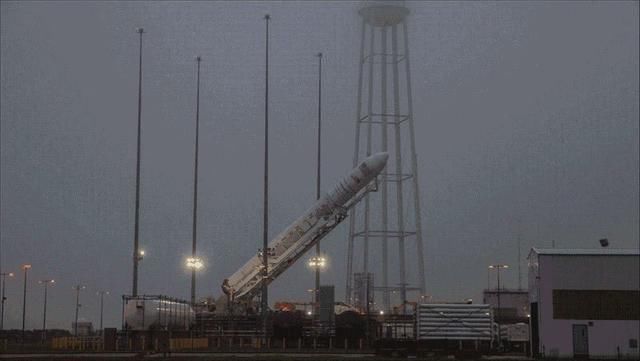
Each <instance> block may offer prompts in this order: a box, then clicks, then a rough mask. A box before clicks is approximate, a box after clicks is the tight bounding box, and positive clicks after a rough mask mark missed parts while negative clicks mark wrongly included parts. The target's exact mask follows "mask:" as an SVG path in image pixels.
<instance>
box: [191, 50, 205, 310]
mask: <svg viewBox="0 0 640 361" xmlns="http://www.w3.org/2000/svg"><path fill="white" fill-rule="evenodd" d="M200 61H202V58H201V57H200V56H197V57H196V63H197V67H198V70H197V81H196V83H197V85H196V149H195V162H194V169H193V231H192V232H191V235H192V236H193V239H192V243H191V257H192V258H194V259H195V258H196V239H197V237H196V235H197V228H198V227H197V224H198V148H199V147H198V140H199V133H200ZM195 303H196V267H193V268H192V269H191V304H192V305H193V304H195Z"/></svg>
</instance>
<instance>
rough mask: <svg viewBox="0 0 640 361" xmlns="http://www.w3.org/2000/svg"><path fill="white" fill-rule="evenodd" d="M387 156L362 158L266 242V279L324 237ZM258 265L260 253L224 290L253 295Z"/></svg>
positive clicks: (259, 274)
mask: <svg viewBox="0 0 640 361" xmlns="http://www.w3.org/2000/svg"><path fill="white" fill-rule="evenodd" d="M387 159H388V154H387V153H376V154H374V155H371V156H369V157H367V158H366V159H364V160H363V161H362V162H361V163H360V164H359V165H358V166H357V167H356V168H354V169H352V170H351V171H350V172H349V174H348V175H347V176H346V177H344V178H342V180H341V181H340V182H339V183H338V184H337V185H336V186H335V187H334V188H333V189H332V190H331V191H330V192H328V193H326V194H325V195H323V196H322V197H321V198H320V199H319V200H318V201H316V203H315V204H314V205H313V206H312V207H311V208H309V209H308V210H307V211H306V212H305V213H304V214H303V215H302V216H301V217H300V218H298V219H297V220H296V221H295V222H293V223H292V224H291V225H289V226H288V227H287V228H286V229H285V230H284V231H282V232H281V233H280V234H278V236H276V237H275V238H274V239H273V240H272V241H271V242H269V257H268V264H269V267H268V269H267V271H268V282H271V281H272V280H273V279H275V277H277V276H278V275H279V274H280V273H282V272H284V270H286V268H288V267H289V266H291V265H292V264H293V262H295V261H296V260H297V259H298V258H299V257H300V256H302V254H304V252H306V250H308V249H309V248H311V247H312V246H313V245H315V243H316V242H317V241H319V240H320V238H322V236H324V233H322V232H321V230H322V228H323V227H326V225H327V224H328V223H330V222H332V221H333V220H332V218H333V217H332V215H334V214H336V212H339V211H340V210H341V209H342V208H343V207H344V206H345V205H346V204H347V203H348V202H349V201H350V200H351V199H353V198H354V197H355V196H356V195H357V194H358V193H359V192H360V191H361V190H362V189H364V188H365V187H366V186H367V185H368V184H369V183H370V182H371V181H372V180H373V179H374V178H375V177H376V176H377V175H378V174H380V172H381V171H382V170H383V169H384V167H385V166H386V164H387ZM334 226H335V225H334ZM331 229H332V228H331ZM262 267H263V264H262V257H261V255H259V254H258V255H256V256H254V257H252V258H251V259H250V260H249V261H248V262H247V263H246V264H245V265H244V266H243V267H242V268H240V269H239V270H238V271H236V273H234V274H233V275H232V276H231V277H229V278H228V279H226V280H225V282H224V285H223V291H224V293H226V294H227V295H230V296H231V297H232V298H235V299H236V300H237V299H238V298H241V297H243V296H250V295H253V294H254V293H255V292H256V288H257V287H258V286H259V285H260V280H261V279H262Z"/></svg>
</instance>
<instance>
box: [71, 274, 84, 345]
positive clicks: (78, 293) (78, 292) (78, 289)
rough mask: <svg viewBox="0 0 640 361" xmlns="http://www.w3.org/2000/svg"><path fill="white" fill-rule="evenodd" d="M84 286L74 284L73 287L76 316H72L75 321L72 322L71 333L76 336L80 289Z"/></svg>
mask: <svg viewBox="0 0 640 361" xmlns="http://www.w3.org/2000/svg"><path fill="white" fill-rule="evenodd" d="M84 288H85V286H82V285H76V286H75V287H73V289H74V290H76V316H75V318H74V320H75V322H74V323H73V335H74V336H78V311H79V310H80V290H82V289H84Z"/></svg>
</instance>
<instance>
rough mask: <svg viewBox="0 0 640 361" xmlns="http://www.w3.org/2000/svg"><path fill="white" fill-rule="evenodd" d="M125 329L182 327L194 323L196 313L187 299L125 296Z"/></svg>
mask: <svg viewBox="0 0 640 361" xmlns="http://www.w3.org/2000/svg"><path fill="white" fill-rule="evenodd" d="M123 318H124V325H123V328H124V329H128V330H151V329H173V330H176V329H182V330H186V329H188V328H189V325H191V323H193V321H194V318H195V313H194V311H193V308H192V307H191V305H189V303H188V302H187V301H183V300H177V299H174V298H171V297H165V296H138V297H127V296H125V298H124V315H123Z"/></svg>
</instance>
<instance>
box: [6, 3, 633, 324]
mask: <svg viewBox="0 0 640 361" xmlns="http://www.w3.org/2000/svg"><path fill="white" fill-rule="evenodd" d="M0 4H1V5H0V6H1V10H2V15H1V20H2V21H1V83H2V86H1V90H2V94H1V97H0V100H1V104H0V105H1V107H0V109H1V110H0V116H1V138H0V139H1V141H2V143H1V147H0V149H1V152H2V153H1V158H0V160H1V162H2V164H1V171H2V173H1V176H0V181H1V188H0V191H1V193H0V195H1V200H2V207H1V211H2V213H1V215H0V226H1V235H0V236H1V240H2V254H1V255H0V258H1V259H2V271H3V272H8V271H13V272H18V271H19V267H20V265H21V264H22V263H31V264H32V265H33V268H32V269H31V271H30V272H29V283H28V302H27V307H28V309H27V315H28V317H27V328H33V327H40V323H41V317H42V288H41V286H39V285H38V284H37V280H39V279H44V278H54V279H56V282H57V283H56V285H55V286H54V287H53V289H51V291H50V293H49V307H50V308H49V312H48V314H49V315H48V319H49V321H48V324H49V325H50V326H51V327H58V328H70V327H71V321H72V318H73V310H74V302H75V296H74V293H73V291H72V289H71V288H72V286H73V285H74V284H78V283H80V284H85V285H87V290H86V291H83V293H82V295H81V303H82V304H83V307H82V309H81V311H80V315H81V317H83V318H87V319H89V320H93V321H94V322H95V323H97V321H98V316H99V314H98V312H99V308H98V296H96V291H98V290H100V289H104V290H108V291H111V295H110V296H108V297H107V299H106V310H105V317H106V318H105V326H106V327H110V326H112V327H116V326H117V327H120V310H121V295H122V294H124V293H129V292H130V290H131V267H132V265H131V263H132V262H131V253H132V247H133V246H132V244H133V221H134V197H135V188H134V185H135V159H136V153H135V147H136V116H137V110H136V107H137V71H138V35H137V34H136V33H135V28H136V27H139V26H142V27H144V28H145V31H146V34H145V35H144V74H143V109H142V122H143V125H142V127H143V133H142V175H141V182H142V193H141V221H140V232H141V233H140V234H141V236H140V239H141V244H142V246H143V247H144V249H145V250H146V252H147V256H146V257H145V259H144V260H143V261H142V262H141V265H140V286H139V288H140V293H146V294H167V295H170V296H175V297H181V298H188V297H189V287H190V283H189V279H190V277H189V274H188V272H187V271H185V269H184V266H183V264H184V259H185V257H186V256H187V255H188V254H189V253H190V249H191V209H192V208H191V207H192V181H193V173H192V172H193V171H192V168H193V139H194V117H195V107H194V105H195V62H194V57H195V56H196V55H202V57H203V62H202V80H201V82H202V89H201V111H200V114H201V128H200V129H201V133H200V136H201V138H200V145H201V148H200V189H199V192H200V197H199V226H198V227H199V228H198V229H199V237H198V238H199V247H198V248H199V250H200V252H201V253H200V254H201V255H202V257H204V258H205V260H206V269H205V271H204V272H203V273H202V274H201V275H200V276H199V278H198V285H199V287H198V294H199V295H200V296H204V295H215V296H219V295H220V287H219V286H220V283H221V281H222V280H223V279H224V278H226V277H227V276H229V275H231V274H232V273H233V272H235V270H236V269H237V268H238V267H240V266H241V265H243V264H244V263H245V261H246V260H247V259H248V258H249V257H251V256H253V255H255V253H256V250H257V249H258V248H259V247H260V246H261V242H262V241H261V235H262V183H261V182H262V171H263V170H262V156H263V153H262V149H263V143H262V139H263V138H262V137H263V130H264V128H263V119H264V118H263V117H264V113H263V109H264V103H263V93H264V80H263V72H264V65H263V60H264V21H263V20H262V17H263V16H264V14H265V13H270V14H271V16H272V22H271V86H270V90H271V101H270V109H271V112H270V119H271V123H270V134H271V148H270V149H271V150H270V152H271V153H270V155H271V163H270V164H271V166H270V167H271V173H270V177H271V187H270V190H271V193H270V199H271V203H270V223H271V227H270V230H269V234H270V235H271V236H274V235H276V234H277V233H278V232H279V231H281V230H282V229H283V228H284V227H286V226H287V225H288V224H289V223H290V222H291V221H292V220H294V219H296V218H297V217H298V216H299V215H300V214H301V212H303V211H304V210H305V209H307V208H308V207H309V206H310V205H311V204H312V202H313V200H314V198H315V156H316V155H315V137H316V128H315V124H316V123H315V122H316V106H317V105H316V104H317V103H316V87H317V83H316V81H317V79H316V58H315V57H314V55H315V54H316V53H317V52H319V51H322V52H323V53H324V54H325V62H324V109H323V113H324V125H323V131H324V134H323V137H324V150H323V154H322V157H323V175H322V179H323V180H322V182H323V190H325V191H326V190H328V188H329V187H330V186H332V185H333V184H334V183H335V182H337V181H338V180H339V178H340V177H342V176H343V175H344V174H346V173H347V172H348V171H349V170H350V168H351V163H352V157H353V144H354V137H355V134H354V129H355V127H354V124H355V116H356V94H357V79H358V51H359V41H360V34H359V32H360V25H359V18H358V15H357V8H358V6H359V4H358V3H356V2H337V1H334V2H320V1H317V2H311V1H303V2H294V1H285V2H240V1H238V2H195V3H188V2H156V3H152V2H114V1H106V2H98V1H93V2H78V1H73V2H35V1H29V2H11V1H2V2H1V3H0ZM408 7H409V8H410V10H411V15H410V16H409V19H408V24H409V32H410V33H409V42H410V48H411V66H412V69H411V71H412V82H413V95H414V99H413V102H414V121H415V136H416V142H417V153H418V170H419V174H420V197H421V202H422V207H423V214H422V222H423V227H424V242H425V252H424V256H425V261H426V279H427V292H428V293H429V294H430V295H432V297H433V298H434V299H436V300H442V301H459V300H462V299H464V298H467V297H472V298H474V299H475V300H480V299H481V292H482V289H483V288H484V287H486V284H487V272H486V270H487V265H488V264H491V263H495V262H501V263H507V264H510V265H511V266H512V268H511V269H510V270H508V271H506V272H505V273H504V280H505V281H504V283H505V284H506V286H507V287H517V285H518V284H517V280H518V277H517V267H516V265H517V262H518V260H517V254H518V248H517V239H518V237H520V239H521V242H522V258H523V260H522V267H523V285H524V286H526V272H525V270H526V260H524V258H525V256H526V253H527V250H528V249H529V248H530V247H534V246H536V247H549V246H551V241H552V240H555V242H556V247H566V248H591V247H597V246H598V239H600V238H603V237H607V238H608V239H609V240H610V243H611V247H615V248H634V247H635V248H637V247H638V246H639V240H638V239H639V234H638V223H639V215H638V202H639V194H638V172H639V169H638V163H639V160H638V152H639V149H638V117H639V113H638V109H639V106H638V97H639V91H638V75H639V74H638V66H639V64H638V42H639V39H638V2H632V1H627V2H612V1H606V2H579V1H570V2H522V1H518V2H450V1H447V2H410V3H408ZM346 224H348V222H345V223H344V224H343V225H341V226H340V227H338V228H337V229H336V230H335V231H334V232H333V233H331V234H330V235H329V236H328V237H327V238H326V241H324V242H323V248H324V249H325V250H326V252H327V253H328V255H329V258H330V264H331V267H330V269H329V270H328V271H327V272H326V273H325V274H323V276H322V277H323V283H327V284H335V285H336V292H337V296H338V298H339V299H342V297H343V293H344V282H345V277H344V270H345V260H346V244H347V242H346V241H347V228H348V227H347V226H346ZM372 247H373V246H372ZM378 247H379V246H376V250H378V249H379V248H378ZM407 247H408V249H410V250H411V251H410V252H414V251H413V249H414V248H411V247H414V245H413V243H411V242H409V243H408V245H407ZM303 259H306V257H305V258H303ZM302 263H304V262H301V264H297V265H295V266H294V267H293V268H292V269H290V270H289V271H287V272H286V273H285V274H284V275H283V276H282V277H281V278H280V279H278V280H277V281H276V282H274V283H273V285H272V287H271V290H272V291H271V302H272V303H273V302H274V301H276V300H300V301H305V300H308V299H309V294H308V293H307V289H308V288H310V287H312V282H313V276H312V274H311V272H310V271H309V270H308V269H307V268H306V267H305V265H304V264H302ZM394 267H395V266H392V269H394V270H395V268H394ZM414 267H415V266H411V265H409V266H408V269H409V270H408V272H409V274H410V275H411V276H410V280H409V281H410V282H415V280H416V277H415V272H414V271H415V268H414ZM22 281H23V277H22V275H21V274H19V275H18V277H15V278H14V279H12V280H9V281H8V282H7V297H8V300H7V303H6V307H7V309H6V311H7V312H6V315H5V317H6V319H5V327H15V328H19V327H20V326H21V306H22V305H21V303H22Z"/></svg>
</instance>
